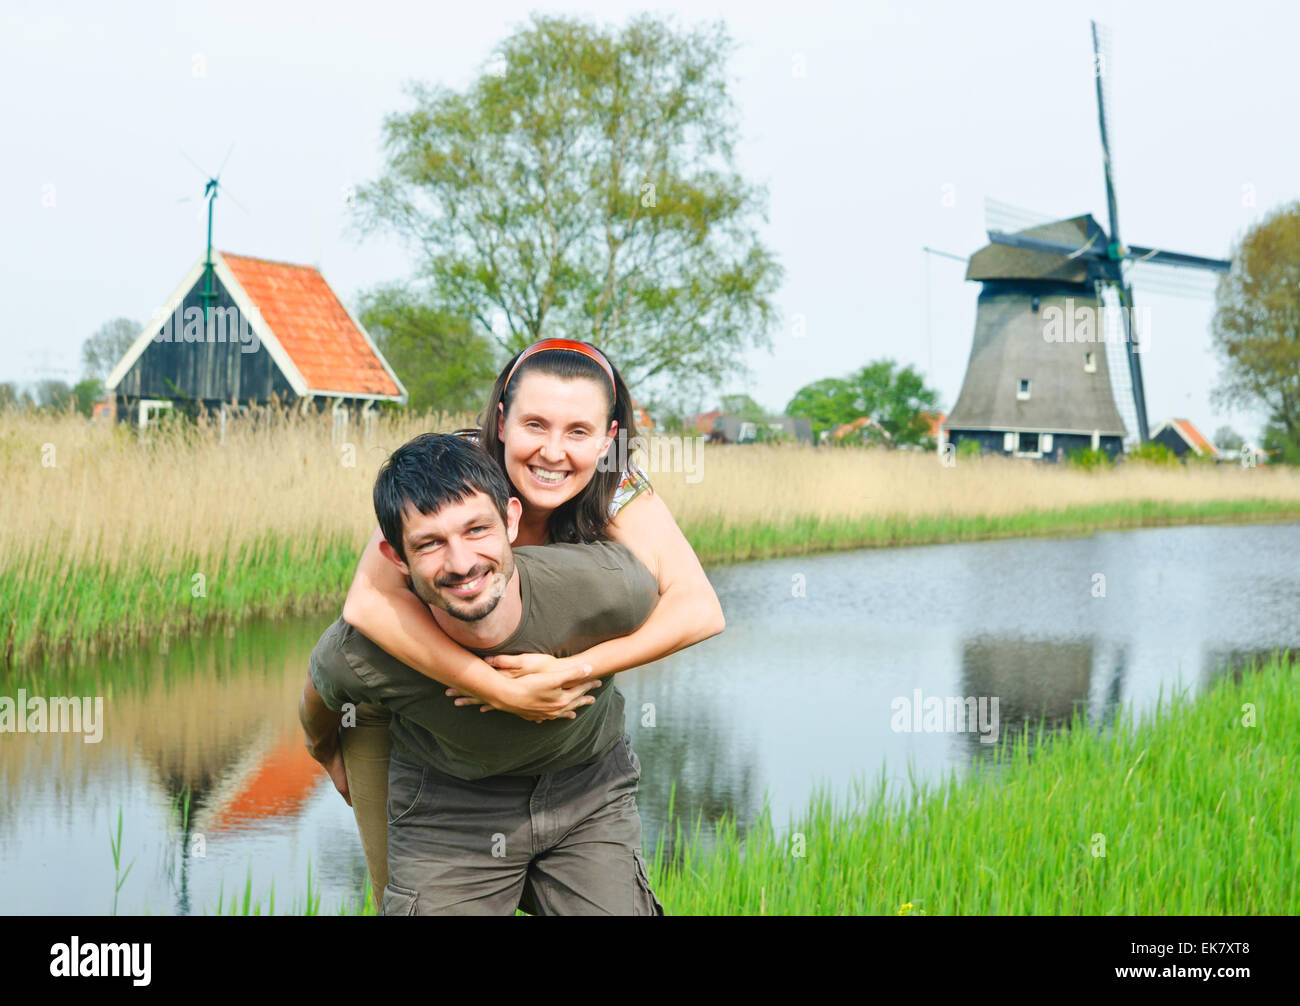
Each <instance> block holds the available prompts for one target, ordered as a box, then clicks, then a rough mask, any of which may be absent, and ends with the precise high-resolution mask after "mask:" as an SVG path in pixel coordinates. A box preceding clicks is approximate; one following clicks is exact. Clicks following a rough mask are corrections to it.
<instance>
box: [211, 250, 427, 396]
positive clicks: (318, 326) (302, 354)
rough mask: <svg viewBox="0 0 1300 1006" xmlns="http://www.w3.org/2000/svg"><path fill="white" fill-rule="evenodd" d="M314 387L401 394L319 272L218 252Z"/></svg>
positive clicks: (304, 376)
mask: <svg viewBox="0 0 1300 1006" xmlns="http://www.w3.org/2000/svg"><path fill="white" fill-rule="evenodd" d="M221 257H222V258H223V259H225V262H226V265H227V266H229V267H230V271H231V272H233V273H234V274H235V278H236V279H237V280H239V285H240V286H242V287H243V288H244V292H245V293H247V294H248V296H249V297H250V298H251V299H252V301H253V303H254V304H255V305H256V306H257V309H258V310H259V311H260V312H261V313H262V317H263V318H265V319H266V323H267V324H268V325H269V326H270V327H271V331H272V332H274V333H275V337H276V338H277V339H278V340H279V342H280V345H281V346H283V347H284V351H285V352H286V353H288V354H289V359H291V360H293V363H294V366H296V367H297V368H298V371H299V372H300V373H301V374H302V376H303V379H304V380H305V381H306V382H307V387H308V388H309V389H310V390H312V391H341V392H350V393H352V394H358V395H392V396H394V397H396V396H398V395H400V394H401V391H400V390H399V389H398V387H397V385H396V384H395V383H394V381H393V379H392V378H391V377H390V376H389V375H388V371H387V370H385V369H384V365H383V364H382V363H381V362H380V360H379V357H378V356H377V355H376V354H375V351H374V350H373V349H371V348H370V345H369V343H367V342H366V339H365V337H364V336H363V335H362V334H361V331H360V330H359V329H358V328H357V326H356V325H355V324H353V322H352V319H351V318H349V317H348V313H347V311H345V310H344V309H343V305H342V304H341V303H339V299H338V297H336V296H335V295H334V291H333V290H331V289H330V287H329V284H328V283H326V282H325V278H324V277H323V276H322V275H321V274H320V272H319V271H318V270H316V269H314V268H312V267H311V266H307V265H292V264H290V263H288V262H270V261H268V260H266V259H260V258H250V257H249V256H247V255H232V254H230V253H229V252H222V253H221Z"/></svg>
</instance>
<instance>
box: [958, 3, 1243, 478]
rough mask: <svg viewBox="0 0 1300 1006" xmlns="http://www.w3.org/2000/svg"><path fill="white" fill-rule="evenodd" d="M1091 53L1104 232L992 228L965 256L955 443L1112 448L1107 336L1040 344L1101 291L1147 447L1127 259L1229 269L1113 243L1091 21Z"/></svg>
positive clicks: (1103, 106)
mask: <svg viewBox="0 0 1300 1006" xmlns="http://www.w3.org/2000/svg"><path fill="white" fill-rule="evenodd" d="M1092 47H1093V60H1094V76H1095V79H1096V90H1097V117H1098V123H1099V125H1100V128H1101V149H1102V155H1103V168H1104V170H1105V178H1106V208H1107V211H1108V214H1109V218H1110V233H1109V234H1107V233H1106V232H1105V231H1104V230H1103V229H1102V227H1101V226H1100V225H1099V224H1098V223H1097V221H1096V220H1094V219H1093V218H1092V217H1091V216H1089V215H1084V216H1080V217H1075V218H1072V219H1069V220H1061V221H1055V222H1051V223H1046V224H1042V225H1039V226H1033V227H1029V228H1027V229H1023V230H1016V231H1006V230H1001V229H990V230H989V232H988V236H989V241H990V242H991V243H990V244H989V245H987V246H985V247H984V248H982V249H980V250H979V251H977V252H976V253H975V254H974V255H972V256H971V259H970V265H969V267H968V269H967V273H966V278H967V279H970V280H979V281H981V282H982V283H983V284H984V288H983V291H982V292H981V294H980V300H979V309H978V314H977V318H976V327H975V340H974V344H973V346H972V349H971V358H970V363H969V365H968V367H967V370H966V377H965V379H964V380H963V382H962V390H961V393H960V394H959V396H958V399H957V403H956V405H954V407H953V410H952V414H951V415H950V416H949V417H948V420H947V421H946V422H945V424H944V427H945V429H946V430H947V431H948V432H949V434H950V436H951V438H952V439H953V440H954V441H957V440H960V439H976V440H979V441H981V442H982V445H983V446H984V447H985V448H986V449H988V448H991V449H994V450H997V449H1001V450H1005V451H1009V452H1013V453H1016V454H1021V455H1027V456H1032V457H1040V456H1045V455H1050V454H1051V447H1052V445H1053V440H1055V442H1056V443H1055V445H1056V446H1057V447H1060V448H1067V447H1071V446H1076V445H1077V446H1085V443H1084V441H1085V440H1088V439H1090V440H1091V446H1092V447H1094V448H1096V447H1098V446H1099V441H1102V440H1104V441H1106V443H1105V444H1103V445H1102V446H1106V447H1109V448H1110V449H1112V450H1118V449H1119V445H1120V441H1121V438H1122V436H1123V423H1122V420H1120V419H1119V415H1118V413H1117V412H1116V411H1115V405H1114V396H1113V393H1112V391H1111V388H1110V378H1109V373H1108V368H1107V367H1106V359H1105V350H1106V340H1105V338H1102V339H1100V340H1097V341H1095V342H1093V343H1092V344H1091V345H1088V346H1087V348H1082V347H1081V348H1079V349H1077V350H1076V349H1075V348H1074V347H1072V346H1063V345H1061V344H1060V343H1050V342H1048V343H1046V344H1045V343H1044V338H1043V332H1044V322H1043V314H1041V313H1040V311H1045V310H1047V309H1050V308H1055V309H1057V310H1066V311H1069V310H1074V309H1076V308H1077V307H1082V308H1084V309H1086V310H1090V311H1092V312H1094V315H1093V316H1094V317H1101V312H1100V310H1099V308H1100V300H1101V294H1102V292H1103V291H1104V290H1105V289H1108V288H1109V289H1111V290H1113V291H1114V292H1115V295H1116V297H1117V298H1118V301H1119V306H1120V308H1121V310H1120V312H1119V313H1120V316H1121V318H1122V320H1123V325H1124V333H1123V335H1124V340H1123V341H1124V348H1125V352H1126V354H1127V358H1128V372H1129V378H1130V383H1131V385H1132V391H1133V404H1134V411H1135V413H1136V425H1137V431H1136V432H1137V436H1138V439H1139V441H1140V442H1146V441H1147V440H1149V439H1150V436H1149V429H1148V425H1147V411H1146V391H1145V388H1144V386H1143V382H1142V361H1141V358H1140V356H1139V355H1138V350H1139V348H1140V346H1139V345H1138V344H1137V343H1136V342H1135V339H1136V333H1135V332H1134V331H1133V318H1132V313H1133V312H1132V308H1133V289H1132V286H1131V285H1130V283H1129V279H1128V276H1127V274H1126V268H1125V267H1126V263H1128V264H1134V263H1154V264H1160V265H1167V266H1174V267H1179V268H1189V269H1200V270H1208V271H1210V272H1216V273H1222V272H1227V271H1228V270H1229V268H1230V267H1231V263H1230V262H1228V261H1226V260H1224V259H1214V258H1202V257H1200V256H1197V255H1185V254H1182V253H1179V252H1170V251H1164V250H1163V249H1159V248H1149V247H1145V246H1142V245H1125V244H1124V243H1123V242H1122V241H1121V239H1120V229H1119V210H1118V207H1117V203H1116V199H1115V182H1114V176H1113V172H1112V165H1111V153H1110V140H1109V130H1108V125H1109V115H1108V111H1107V108H1108V99H1107V88H1106V76H1107V75H1106V63H1107V53H1106V52H1105V49H1104V46H1103V39H1102V32H1101V29H1100V28H1099V27H1098V25H1097V23H1096V22H1095V21H1094V22H1092ZM1063 305H1068V307H1063ZM1031 371H1032V374H1031ZM1035 391H1037V392H1038V395H1037V397H1036V398H1035ZM1089 431H1091V436H1090V437H1088V432H1089ZM1022 437H1023V438H1024V439H1023V441H1022V439H1021V438H1022ZM999 440H1001V443H998V441H999Z"/></svg>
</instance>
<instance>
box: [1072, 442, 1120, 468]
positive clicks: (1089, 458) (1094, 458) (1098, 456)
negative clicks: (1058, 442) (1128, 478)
mask: <svg viewBox="0 0 1300 1006" xmlns="http://www.w3.org/2000/svg"><path fill="white" fill-rule="evenodd" d="M1065 463H1066V464H1067V465H1069V466H1070V467H1071V468H1083V469H1086V470H1088V471H1095V470H1097V469H1100V468H1113V467H1114V465H1115V459H1114V458H1112V457H1111V456H1110V454H1108V453H1107V452H1106V451H1103V450H1102V449H1101V448H1100V447H1076V448H1075V449H1074V450H1072V451H1069V452H1068V453H1067V454H1066V456H1065Z"/></svg>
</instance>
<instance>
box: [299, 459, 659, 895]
mask: <svg viewBox="0 0 1300 1006" xmlns="http://www.w3.org/2000/svg"><path fill="white" fill-rule="evenodd" d="M375 504H376V515H377V516H378V518H379V525H380V528H381V529H382V530H383V533H384V537H385V541H384V543H383V544H382V545H381V550H382V551H383V552H384V555H385V556H386V557H387V558H388V559H389V560H390V561H392V562H394V563H395V564H396V565H397V566H398V567H399V568H400V569H401V570H402V571H403V572H404V573H405V574H407V575H408V576H409V577H410V580H411V584H412V587H413V589H414V590H415V592H416V593H417V594H418V595H419V596H420V598H421V599H422V600H424V601H425V602H426V603H427V604H428V605H429V606H430V610H431V611H432V612H433V615H434V617H435V618H436V619H437V621H438V624H439V625H440V626H441V627H442V629H443V630H444V631H445V632H446V633H447V635H448V636H449V637H451V638H452V639H454V640H455V641H456V642H458V643H460V644H461V645H462V646H464V647H465V648H466V649H469V650H471V651H473V652H475V653H477V654H479V655H480V656H487V655H489V654H493V653H526V652H549V653H552V654H554V655H556V656H560V657H563V656H567V655H569V654H572V653H576V652H580V651H582V650H584V649H587V648H588V647H591V646H594V645H595V644H597V643H600V642H603V641H604V640H605V639H611V638H614V637H616V636H622V635H626V634H628V633H630V632H632V631H634V630H635V629H636V628H637V627H638V626H639V625H640V624H641V623H642V622H644V621H645V619H646V618H647V617H648V616H649V614H650V612H651V611H652V610H653V608H654V605H655V603H656V602H657V600H658V586H657V584H656V582H655V579H654V577H653V576H652V575H651V574H650V572H649V571H648V570H647V569H646V568H645V567H644V566H643V565H642V564H641V563H640V562H639V561H637V559H636V558H635V557H634V556H633V555H632V553H631V552H630V551H628V549H627V548H626V547H624V546H622V545H619V544H617V543H615V542H612V541H603V542H598V543H594V544H589V545H549V546H545V547H526V548H521V549H519V550H518V551H517V552H515V551H513V550H512V549H511V546H510V541H511V540H512V539H513V538H514V536H515V534H516V531H517V529H518V523H519V516H520V513H521V509H522V507H521V504H520V502H519V500H517V499H514V498H511V497H509V496H508V486H507V483H506V481H505V478H504V476H503V475H502V474H501V472H500V470H499V469H498V468H497V466H496V465H495V464H494V463H493V461H492V460H491V459H490V458H489V457H488V456H487V455H486V454H484V453H483V452H482V451H481V450H480V449H479V448H478V447H476V446H475V445H473V444H471V443H468V442H466V441H464V440H462V439H460V438H459V437H455V436H450V435H436V434H425V435H423V436H420V437H416V438H415V439H414V440H412V441H410V442H409V443H407V444H404V445H403V446H402V447H400V448H398V450H397V451H395V452H394V453H393V455H392V457H391V458H390V459H389V460H388V462H387V463H386V464H385V465H384V467H383V468H382V469H381V471H380V473H379V476H378V478H377V480H376V485H375ZM609 681H610V679H609V678H605V679H600V680H598V681H596V682H590V683H584V684H582V685H579V686H575V687H573V688H569V689H564V688H560V689H559V697H558V698H557V700H556V702H557V708H566V707H567V708H570V709H571V712H572V718H561V719H551V720H546V721H544V722H529V721H528V720H526V719H523V718H521V717H519V716H515V715H510V714H489V715H480V714H478V713H475V712H474V711H472V710H467V709H464V708H460V707H457V706H456V705H455V701H454V699H453V698H451V697H449V696H448V695H447V694H446V691H445V689H444V687H443V686H442V685H440V684H439V683H438V682H436V681H433V680H432V679H430V678H427V677H425V676H424V675H422V674H420V673H419V672H418V671H415V670H414V669H413V668H410V667H407V666H406V665H405V664H402V663H401V662H400V661H398V660H396V659H395V658H393V657H391V656H390V655H389V654H387V653H385V652H384V651H383V650H381V649H380V648H379V647H377V646H375V645H374V644H373V643H371V642H370V641H369V640H368V639H366V637H365V636H363V635H361V634H360V633H359V632H357V631H356V630H355V629H353V628H352V627H351V626H349V625H348V624H347V623H346V622H344V621H343V620H342V619H340V620H339V621H337V622H335V623H334V624H333V625H332V626H331V627H330V628H329V629H327V630H326V632H325V634H324V635H323V636H322V637H321V639H320V642H319V643H318V644H317V646H316V649H315V650H314V651H313V653H312V659H311V676H310V678H309V680H308V682H307V686H306V688H305V689H304V696H303V703H302V707H301V709H302V717H303V726H304V729H305V731H306V733H307V736H308V742H309V747H310V748H312V750H313V754H314V755H315V756H316V757H317V758H318V760H320V761H321V762H322V764H325V765H326V767H327V769H329V770H330V773H331V777H332V778H334V780H335V784H336V785H338V786H339V787H340V791H341V792H342V791H343V788H344V786H345V785H346V783H343V784H342V785H340V777H341V776H342V772H341V771H340V768H341V766H340V759H339V756H338V753H337V729H338V726H339V722H340V713H341V711H342V710H343V709H344V708H345V705H346V704H347V703H352V704H354V705H355V704H360V703H379V704H382V705H384V706H386V707H387V708H388V709H389V710H390V711H391V712H392V713H393V714H394V715H393V717H392V722H391V735H392V747H393V751H392V757H391V761H390V767H389V780H388V880H387V884H386V886H385V888H384V892H383V904H382V910H383V913H384V914H385V915H397V914H403V915H417V914H513V913H514V911H515V909H516V907H522V908H523V909H524V910H525V911H528V912H530V913H532V914H625V915H636V914H645V915H662V914H663V908H662V906H661V905H660V904H659V901H658V899H657V898H656V897H655V895H654V892H653V891H652V890H651V888H650V884H649V881H648V878H647V875H646V869H645V862H644V859H643V857H642V853H641V821H640V817H639V816H638V813H637V808H636V795H635V794H636V788H637V782H638V781H639V779H640V764H639V761H638V760H637V757H636V755H635V754H634V753H633V752H632V750H631V747H630V739H629V737H628V735H627V734H626V733H624V730H623V697H622V695H621V694H619V692H618V689H617V688H614V687H612V686H609V687H596V686H597V685H602V684H608V682H609ZM588 689H593V693H592V695H590V696H585V695H584V693H585V692H586V691H587V690H588ZM344 729H347V727H344ZM331 740H332V743H331Z"/></svg>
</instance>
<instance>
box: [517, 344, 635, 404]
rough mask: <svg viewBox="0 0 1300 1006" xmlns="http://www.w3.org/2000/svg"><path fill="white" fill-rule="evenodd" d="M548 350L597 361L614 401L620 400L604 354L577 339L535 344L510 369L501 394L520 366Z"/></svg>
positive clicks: (611, 368)
mask: <svg viewBox="0 0 1300 1006" xmlns="http://www.w3.org/2000/svg"><path fill="white" fill-rule="evenodd" d="M548 349H567V350H568V351H569V352H570V353H581V354H582V355H583V356H585V357H587V359H589V360H595V361H596V362H597V363H599V364H600V368H601V370H603V371H605V374H606V376H608V377H609V386H610V387H611V388H612V389H613V390H614V400H615V401H617V400H618V386H617V385H616V384H615V383H614V368H613V367H611V366H610V365H609V361H608V360H606V359H605V356H604V354H603V353H601V351H600V350H598V349H592V348H591V347H590V346H588V345H587V344H586V343H585V342H578V341H577V340H576V339H543V340H542V341H541V342H534V343H533V344H532V345H531V346H529V347H528V348H527V349H525V350H524V351H523V352H522V353H520V354H519V359H517V360H516V361H515V365H514V366H513V367H511V368H510V373H509V374H507V375H506V383H505V384H503V385H501V394H502V395H504V394H505V391H506V388H508V387H510V379H511V378H512V377H514V376H515V371H516V370H518V369H519V364H521V363H523V362H524V361H525V360H526V359H528V358H529V357H530V356H532V355H533V354H534V353H544V352H546V351H547V350H548Z"/></svg>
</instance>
